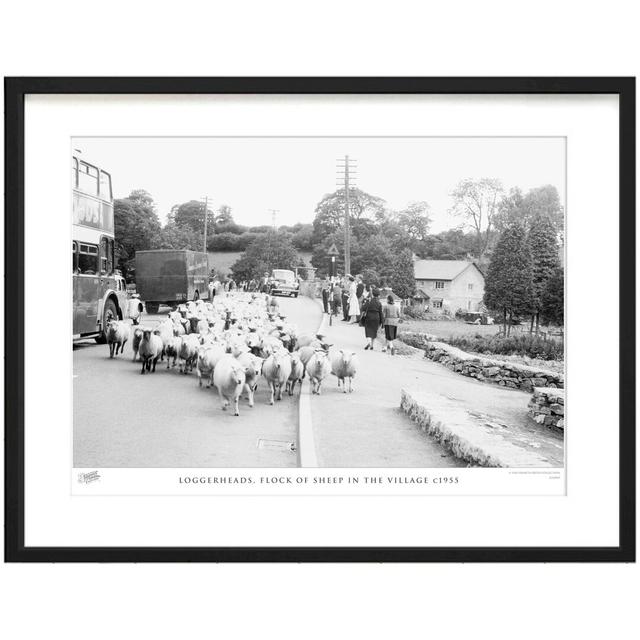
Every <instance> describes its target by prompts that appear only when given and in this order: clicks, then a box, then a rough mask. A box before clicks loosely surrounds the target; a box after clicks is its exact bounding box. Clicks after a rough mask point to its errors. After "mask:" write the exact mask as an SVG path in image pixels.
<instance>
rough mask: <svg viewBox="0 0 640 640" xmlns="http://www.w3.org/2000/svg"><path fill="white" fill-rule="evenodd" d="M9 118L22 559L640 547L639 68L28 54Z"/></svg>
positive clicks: (564, 554)
mask: <svg viewBox="0 0 640 640" xmlns="http://www.w3.org/2000/svg"><path fill="white" fill-rule="evenodd" d="M5 132H6V136H5V167H6V180H5V181H6V185H5V186H6V197H5V220H6V222H5V229H6V234H5V237H6V245H5V252H6V262H5V264H6V288H5V291H6V297H5V327H6V329H5V331H6V333H5V336H6V338H5V350H6V360H5V363H6V364H5V398H6V420H5V431H6V433H5V442H6V495H5V505H6V528H5V559H6V560H8V561H13V562H16V561H21V562H45V561H46V562H53V561H55V562H60V561H68V562H75V561H82V562H86V561H95V562H105V561H113V562H128V561H135V562H178V561H189V562H193V561H214V562H219V561H224V562H247V561H252V562H256V561H258V562H268V561H278V562H301V561H303V562H380V561H383V562H400V561H401V562H425V561H434V562H453V561H464V562H487V561H491V562H496V561H499V562H503V561H517V562H550V561H553V562H573V561H581V562H584V561H607V562H631V561H634V560H635V434H634V427H635V391H634V390H635V363H634V351H635V275H634V274H635V79H634V78H7V79H5ZM69 248H71V254H69Z"/></svg>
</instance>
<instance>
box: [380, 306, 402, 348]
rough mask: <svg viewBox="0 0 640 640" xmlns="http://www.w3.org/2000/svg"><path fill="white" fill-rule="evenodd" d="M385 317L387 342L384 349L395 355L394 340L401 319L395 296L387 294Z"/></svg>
mask: <svg viewBox="0 0 640 640" xmlns="http://www.w3.org/2000/svg"><path fill="white" fill-rule="evenodd" d="M383 317H384V337H385V339H386V344H385V347H384V349H382V350H383V351H387V350H389V353H390V354H391V355H392V356H393V355H395V353H396V350H395V347H394V346H393V341H394V340H395V339H396V335H397V333H398V320H399V319H400V308H399V307H398V305H397V304H395V302H394V299H393V296H392V295H389V296H387V304H386V305H385V307H384V309H383Z"/></svg>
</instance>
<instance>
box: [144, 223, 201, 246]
mask: <svg viewBox="0 0 640 640" xmlns="http://www.w3.org/2000/svg"><path fill="white" fill-rule="evenodd" d="M153 248H154V249H190V250H191V251H202V236H201V235H200V234H199V233H197V232H196V231H194V230H193V229H191V227H189V226H187V225H185V226H182V225H179V224H176V223H175V222H170V223H169V224H167V225H165V226H164V227H163V228H162V231H161V232H160V234H159V237H158V239H157V242H156V243H155V246H154V247H153Z"/></svg>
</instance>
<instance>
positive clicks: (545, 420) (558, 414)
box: [529, 387, 564, 430]
mask: <svg viewBox="0 0 640 640" xmlns="http://www.w3.org/2000/svg"><path fill="white" fill-rule="evenodd" d="M529 415H530V416H531V417H532V418H533V419H534V420H535V421H536V422H537V423H538V424H543V425H545V427H549V428H557V429H563V430H564V389H550V388H547V387H543V388H539V387H536V388H535V389H534V390H533V396H532V398H531V400H530V401H529Z"/></svg>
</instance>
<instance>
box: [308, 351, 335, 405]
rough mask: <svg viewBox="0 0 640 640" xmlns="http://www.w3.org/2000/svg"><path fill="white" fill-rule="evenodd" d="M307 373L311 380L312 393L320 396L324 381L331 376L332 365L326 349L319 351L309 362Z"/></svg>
mask: <svg viewBox="0 0 640 640" xmlns="http://www.w3.org/2000/svg"><path fill="white" fill-rule="evenodd" d="M306 371H307V373H308V374H309V378H310V379H311V392H312V393H316V394H318V395H320V390H321V387H322V381H323V380H324V379H325V378H326V377H327V376H328V375H329V372H330V371H331V364H330V363H329V356H328V355H327V352H326V351H325V350H324V349H317V350H316V352H315V353H314V354H313V356H311V359H310V360H309V362H307V367H306Z"/></svg>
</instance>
